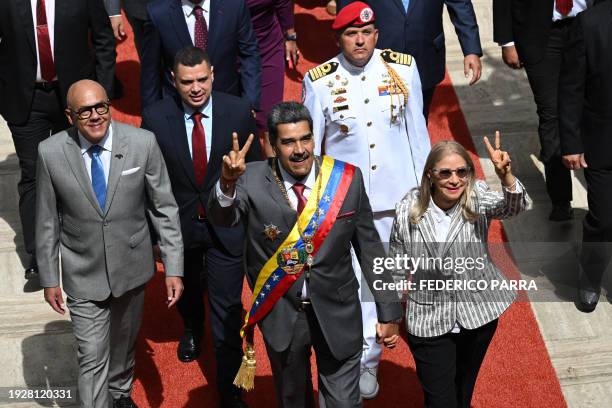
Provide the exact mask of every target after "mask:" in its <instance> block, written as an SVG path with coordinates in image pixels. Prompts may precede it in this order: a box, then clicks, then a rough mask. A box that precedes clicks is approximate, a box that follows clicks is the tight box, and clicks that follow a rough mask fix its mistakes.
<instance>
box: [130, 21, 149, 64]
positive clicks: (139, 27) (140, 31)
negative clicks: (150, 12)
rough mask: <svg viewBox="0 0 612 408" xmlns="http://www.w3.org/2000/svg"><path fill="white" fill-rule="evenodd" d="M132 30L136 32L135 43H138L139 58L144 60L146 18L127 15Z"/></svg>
mask: <svg viewBox="0 0 612 408" xmlns="http://www.w3.org/2000/svg"><path fill="white" fill-rule="evenodd" d="M127 18H128V21H129V22H130V26H131V27H132V32H133V33H134V45H136V52H137V53H138V59H139V60H141V61H142V46H143V40H144V24H145V23H146V21H145V20H141V19H140V18H138V17H134V16H130V15H128V16H127Z"/></svg>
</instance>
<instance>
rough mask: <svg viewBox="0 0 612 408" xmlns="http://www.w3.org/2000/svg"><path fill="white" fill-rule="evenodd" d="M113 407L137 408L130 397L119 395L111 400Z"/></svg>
mask: <svg viewBox="0 0 612 408" xmlns="http://www.w3.org/2000/svg"><path fill="white" fill-rule="evenodd" d="M113 408H138V405H136V404H135V403H134V401H133V400H132V397H121V398H118V399H116V400H113Z"/></svg>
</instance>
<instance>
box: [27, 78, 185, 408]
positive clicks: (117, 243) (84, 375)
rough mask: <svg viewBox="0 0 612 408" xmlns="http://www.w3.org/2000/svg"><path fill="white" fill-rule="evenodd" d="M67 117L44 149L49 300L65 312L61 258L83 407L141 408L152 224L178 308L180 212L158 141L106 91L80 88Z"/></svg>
mask: <svg viewBox="0 0 612 408" xmlns="http://www.w3.org/2000/svg"><path fill="white" fill-rule="evenodd" d="M66 115H67V116H68V120H69V121H70V123H71V124H72V125H73V126H74V127H72V128H70V129H68V130H66V131H62V132H60V133H57V134H55V135H54V136H53V137H51V138H49V139H47V140H46V141H44V142H42V143H41V144H40V146H39V149H38V151H39V154H38V166H37V195H36V250H37V251H36V256H37V259H38V265H39V268H40V284H41V286H42V287H44V288H45V290H44V292H45V300H46V301H47V302H48V303H49V304H50V305H51V307H52V308H53V309H54V310H55V311H56V312H58V313H60V314H64V313H65V309H64V301H63V299H62V290H61V289H60V287H59V284H60V265H59V257H60V254H61V271H62V274H61V275H62V276H61V278H62V279H61V280H62V282H63V288H64V291H65V292H66V294H67V296H68V297H67V306H68V309H69V310H70V317H71V319H72V325H73V331H74V335H75V337H76V340H77V344H78V350H77V358H78V361H79V379H78V389H79V398H80V405H81V407H87V408H91V407H95V408H98V407H100V408H102V407H103V408H108V407H109V406H111V404H112V406H113V407H120V408H124V407H126V408H130V407H135V406H136V405H135V404H134V403H133V401H132V399H131V398H130V392H131V389H132V379H133V375H134V351H135V341H136V336H137V334H138V328H139V326H140V318H141V314H142V308H143V303H144V285H145V284H146V283H147V281H149V279H151V277H152V276H153V274H154V273H155V263H154V261H153V252H152V248H151V239H150V231H149V224H148V223H147V220H149V221H150V225H152V226H153V228H154V229H155V232H156V233H157V235H158V236H159V247H160V250H161V257H162V260H163V263H164V267H165V271H166V288H167V298H166V299H167V302H168V307H171V306H172V305H174V303H176V301H177V300H178V298H179V297H180V295H181V292H182V288H183V285H182V281H181V276H182V275H183V245H182V240H181V231H180V227H179V220H178V208H177V206H176V202H175V201H174V197H173V196H172V191H171V189H170V180H169V179H168V173H167V172H166V167H165V165H164V160H163V158H162V155H161V153H160V151H159V148H158V146H157V143H156V142H155V137H153V135H152V134H151V133H149V132H145V131H143V130H140V129H136V128H133V127H131V126H127V125H122V124H120V123H117V122H112V121H111V113H110V107H109V102H108V97H107V94H106V92H105V91H104V88H102V87H101V86H100V85H99V84H97V83H96V82H93V81H89V80H83V81H79V82H77V83H75V84H74V85H73V86H72V87H70V90H69V91H68V108H67V109H66ZM110 397H112V403H111V400H110Z"/></svg>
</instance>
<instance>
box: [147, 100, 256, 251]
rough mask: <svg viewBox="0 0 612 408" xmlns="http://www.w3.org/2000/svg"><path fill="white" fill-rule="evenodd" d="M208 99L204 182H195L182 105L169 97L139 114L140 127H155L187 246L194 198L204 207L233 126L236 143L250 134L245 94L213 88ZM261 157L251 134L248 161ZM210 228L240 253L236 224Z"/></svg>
mask: <svg viewBox="0 0 612 408" xmlns="http://www.w3.org/2000/svg"><path fill="white" fill-rule="evenodd" d="M212 104H213V130H212V133H213V134H212V146H211V151H210V158H209V159H208V167H207V171H206V178H205V180H204V185H198V184H197V183H196V179H195V172H194V170H193V160H192V159H191V156H190V155H189V145H188V144H187V134H186V129H185V120H184V112H183V108H182V106H180V105H177V103H176V102H175V100H174V99H173V98H169V97H168V98H164V99H162V100H161V101H158V102H156V103H154V104H153V105H151V106H149V107H148V108H146V109H145V110H144V112H143V114H142V127H143V128H144V129H147V130H150V131H152V132H153V133H155V137H156V138H157V143H158V144H159V147H160V149H161V151H162V154H163V155H164V160H165V161H166V166H167V168H168V173H169V174H170V182H171V183H172V191H173V193H174V197H175V198H176V202H177V204H178V206H179V214H180V217H181V232H182V233H183V241H184V243H185V248H189V247H190V245H191V242H192V239H193V238H192V237H193V226H194V223H195V221H194V220H195V218H196V217H197V214H198V203H201V204H202V206H204V207H206V204H207V203H208V195H209V193H210V191H211V189H212V188H213V187H214V183H215V182H216V181H217V180H218V179H219V177H220V175H221V162H222V160H223V155H225V154H227V153H228V152H229V151H230V150H231V149H232V132H236V133H238V136H239V140H240V146H243V145H244V142H245V141H246V139H247V138H248V137H249V134H251V133H253V134H255V119H253V115H252V114H251V111H250V107H249V104H248V102H247V101H246V100H244V99H242V98H239V97H237V96H233V95H228V94H224V93H222V92H213V94H212ZM261 158H262V154H261V149H260V147H259V143H258V141H257V139H255V141H254V142H253V144H252V145H251V148H250V150H249V152H248V155H247V161H255V160H261ZM212 230H213V232H214V234H215V235H216V237H217V238H218V240H219V242H220V244H221V245H223V247H224V248H225V249H226V250H227V252H228V253H230V254H232V255H239V254H241V253H242V247H243V245H244V234H243V230H242V229H241V228H222V227H213V229H212Z"/></svg>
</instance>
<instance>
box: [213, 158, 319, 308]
mask: <svg viewBox="0 0 612 408" xmlns="http://www.w3.org/2000/svg"><path fill="white" fill-rule="evenodd" d="M278 167H279V168H280V173H281V174H280V176H281V178H282V179H283V185H284V186H285V190H287V196H288V197H289V201H290V202H291V208H293V209H294V210H296V211H297V203H298V199H297V195H296V194H295V191H293V188H292V187H293V185H294V184H295V183H298V182H300V183H302V184H304V186H306V187H305V188H304V193H303V194H304V197H306V199H308V197H310V192H311V191H312V188H313V187H314V185H315V182H316V173H315V165H314V163H313V165H312V168H311V169H310V173H308V176H306V178H305V179H303V180H299V181H298V180H296V179H295V178H294V177H293V176H292V175H291V174H289V173H288V172H287V171H286V170H285V169H284V168H283V166H282V165H280V163H279V166H278ZM215 191H216V194H217V199H218V200H219V205H221V207H229V206H230V205H232V204H233V203H234V199H235V198H236V192H235V191H234V196H233V197H228V196H226V195H225V194H223V191H222V190H221V184H220V181H218V182H217V184H216V187H215ZM291 227H293V225H292V226H291ZM308 297H309V295H308V287H307V286H306V281H304V285H303V286H302V300H306V299H308Z"/></svg>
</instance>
